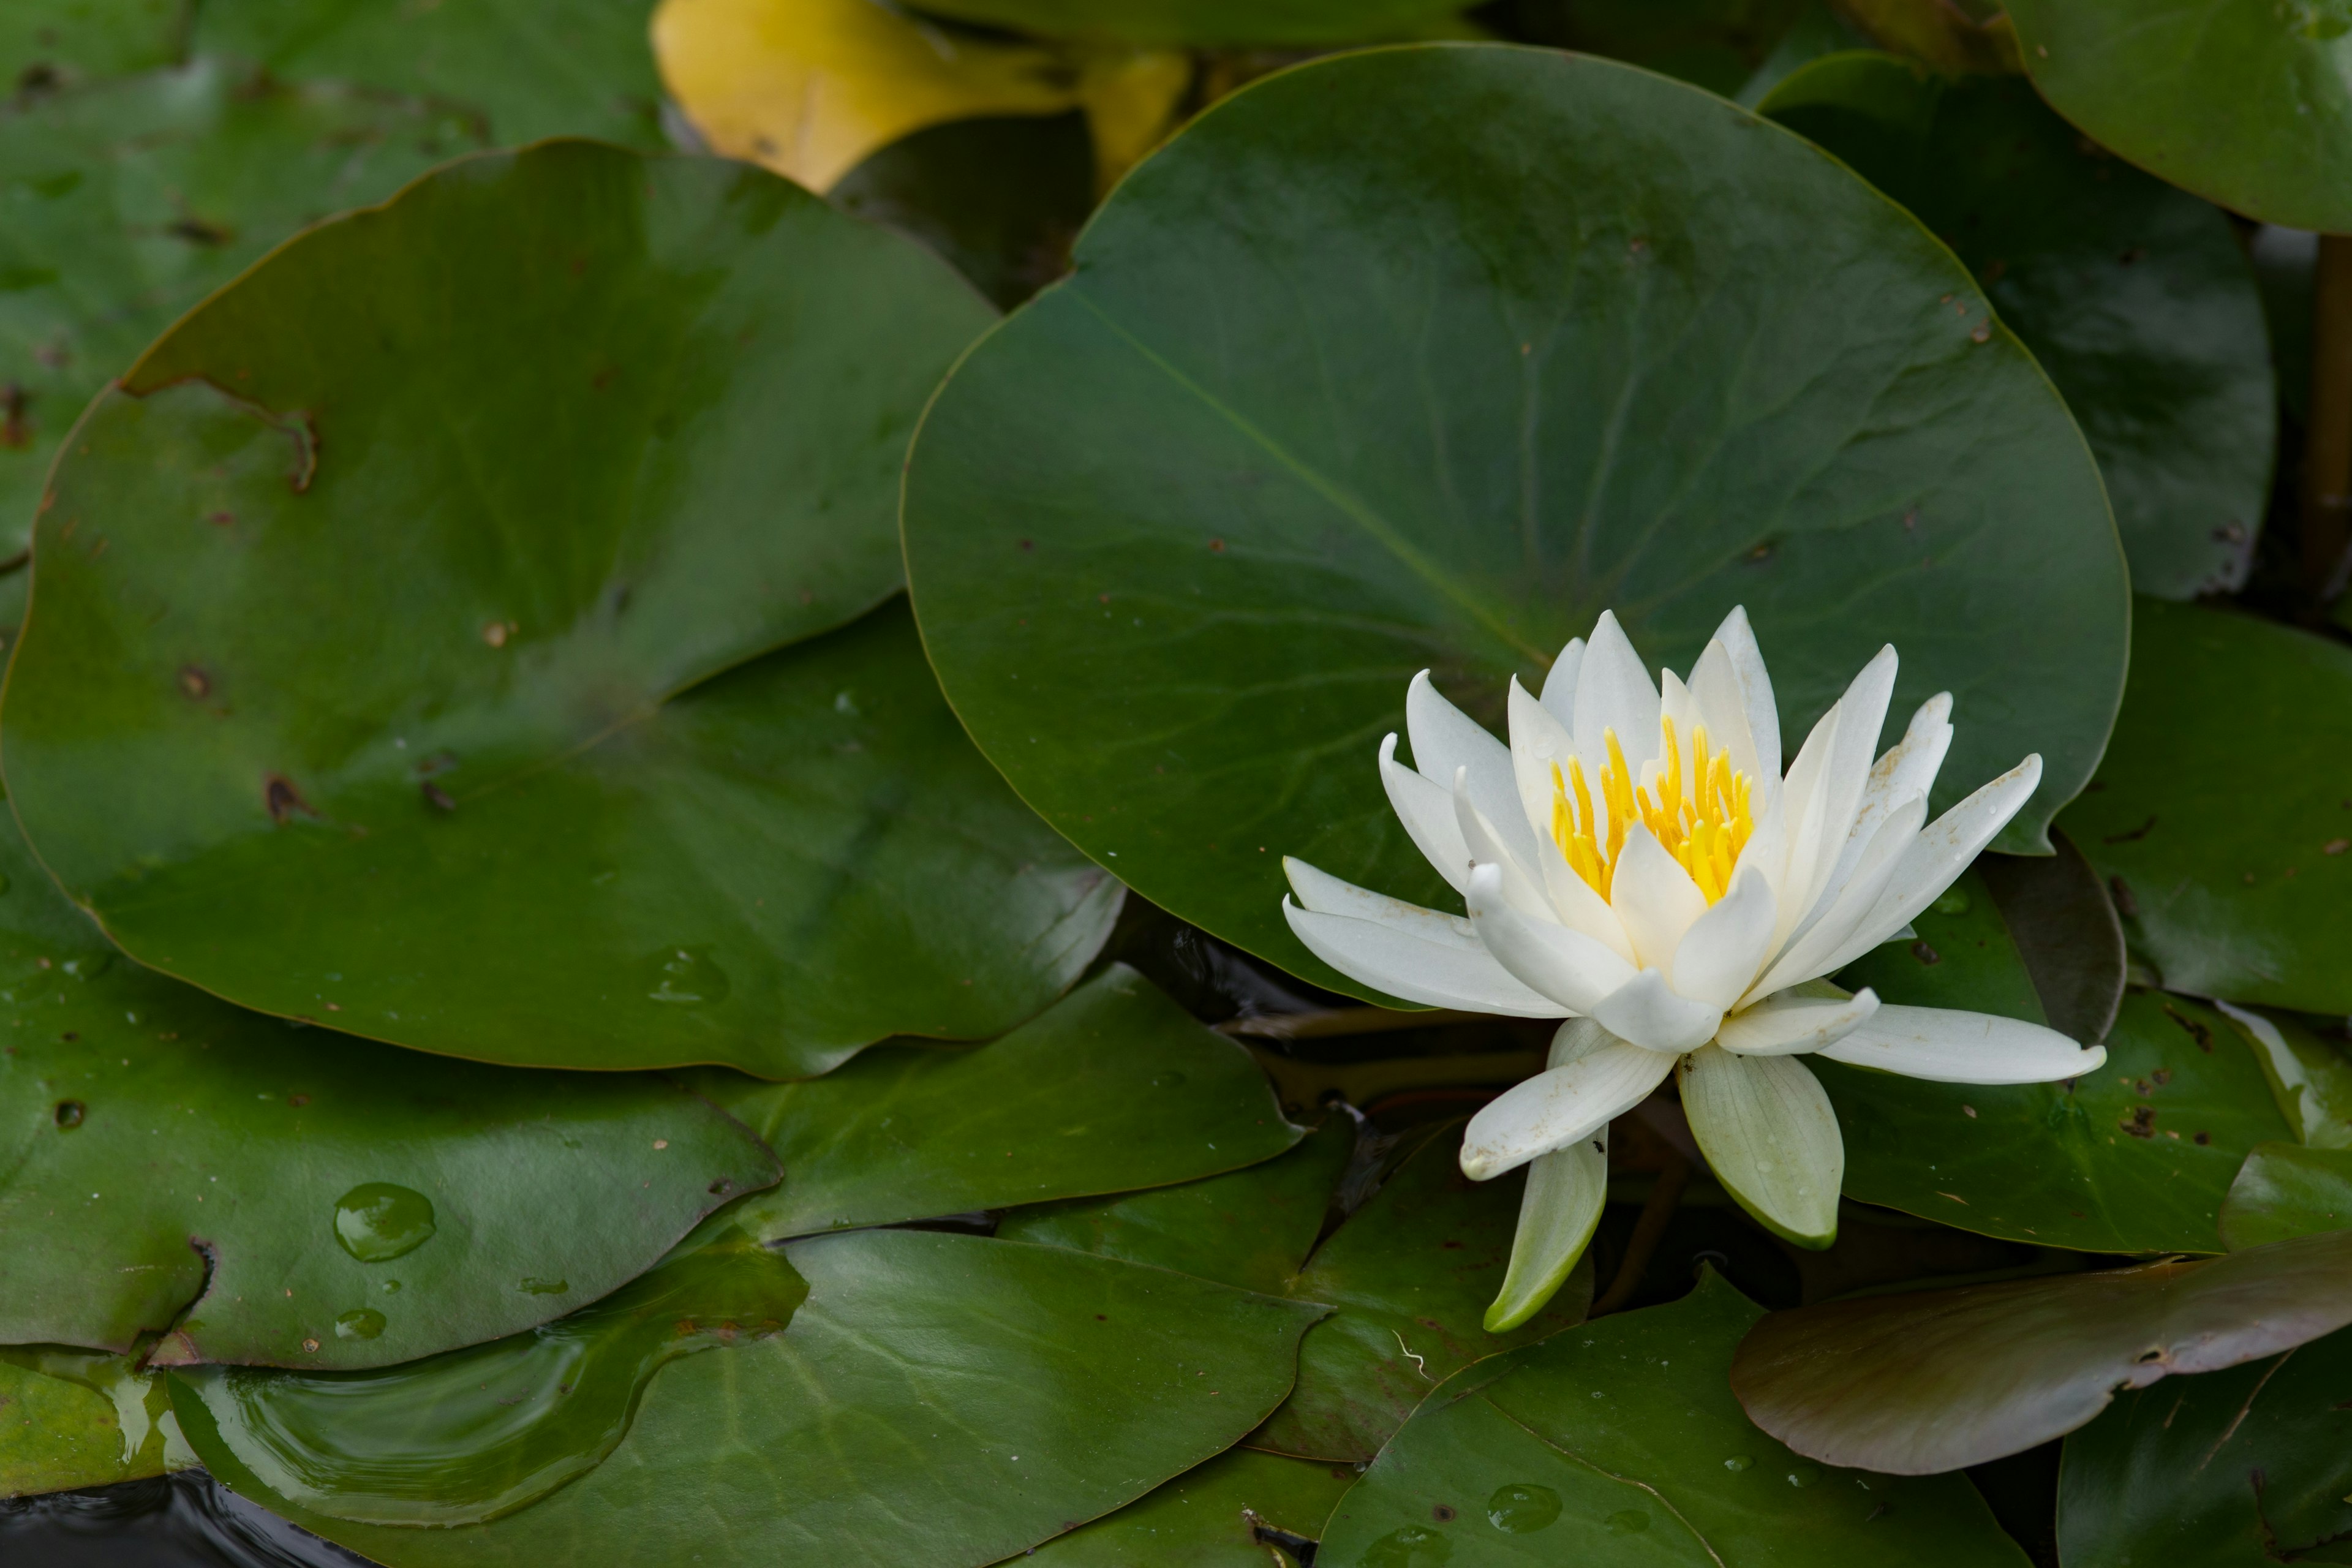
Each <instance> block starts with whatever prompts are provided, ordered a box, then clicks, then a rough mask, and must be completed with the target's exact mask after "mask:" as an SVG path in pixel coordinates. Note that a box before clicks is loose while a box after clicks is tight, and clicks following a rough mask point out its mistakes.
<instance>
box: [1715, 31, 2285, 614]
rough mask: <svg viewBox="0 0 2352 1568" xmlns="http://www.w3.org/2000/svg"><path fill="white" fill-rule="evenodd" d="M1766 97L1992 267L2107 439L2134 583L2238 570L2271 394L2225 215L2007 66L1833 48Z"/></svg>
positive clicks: (2000, 306)
mask: <svg viewBox="0 0 2352 1568" xmlns="http://www.w3.org/2000/svg"><path fill="white" fill-rule="evenodd" d="M1758 109H1759V112H1761V113H1764V114H1766V115H1769V116H1770V117H1771V118H1772V119H1774V120H1777V121H1780V123H1781V124H1783V125H1786V126H1787V127H1789V128H1790V130H1791V131H1795V132H1799V133H1801V134H1802V135H1804V136H1806V137H1809V138H1811V140H1812V141H1814V142H1818V143H1820V144H1821V145H1822V146H1823V147H1826V148H1828V149H1829V150H1830V151H1831V152H1832V153H1836V154H1837V155H1838V156H1839V157H1840V158H1843V160H1845V162H1846V163H1848V164H1849V165H1850V166H1851V167H1852V168H1853V170H1854V172H1855V173H1857V174H1861V175H1862V176H1863V177H1864V179H1867V180H1869V181H1870V182H1871V183H1872V184H1874V185H1876V186H1877V187H1878V188H1879V189H1880V190H1882V191H1885V193H1886V194H1887V195H1890V196H1892V197H1894V198H1895V200H1896V201H1898V202H1901V203H1902V204H1903V205H1905V206H1906V207H1909V208H1910V209H1911V211H1912V212H1913V213H1915V214H1916V215H1917V216H1918V218H1919V221H1920V222H1922V223H1924V224H1926V225H1927V226H1928V227H1929V228H1931V229H1933V230H1935V231H1936V234H1937V237H1939V238H1941V239H1942V240H1943V241H1944V242H1945V243H1946V244H1948V245H1949V246H1950V247H1952V249H1953V251H1954V253H1955V254H1957V255H1958V257H1959V258H1960V259H1961V260H1962V261H1963V262H1965V263H1966V264H1967V265H1968V268H1969V271H1970V272H1972V273H1974V274H1975V275H1976V277H1977V279H1979V281H1980V282H1981V283H1982V284H1983V286H1984V290H1985V293H1986V294H1987V296H1988V297H1990V300H1992V304H1993V309H1995V310H1999V311H2000V317H2001V320H2003V321H2007V322H2008V323H2009V324H2010V325H2011V327H2012V328H2014V329H2015V330H2016V331H2017V335H2018V337H2019V338H2020V339H2021V340H2022V341H2023V342H2024V343H2025V346H2026V347H2027V348H2029V349H2031V350H2032V351H2033V357H2034V358H2036V359H2038V360H2040V361H2041V362H2042V368H2043V369H2044V370H2047V371H2048V372H2049V373H2050V379H2051V380H2052V381H2053V382H2055V383H2056V384H2057V386H2058V390H2059V391H2060V392H2062V393H2063V394H2064V395H2065V397H2066V405H2067V407H2069V408H2070V409H2072V410H2073V411H2074V417H2075V418H2076V419H2077V420H2079V421H2080V422H2081V424H2082V426H2083V434H2084V437H2086V438H2087V439H2088V440H2089V441H2090V443H2091V450H2092V451H2094V452H2095V453H2096V454H2098V458H2099V469H2100V471H2101V472H2102V473H2103V474H2105V476H2106V481H2107V499H2108V500H2110V501H2112V502H2113V503H2114V505H2115V510H2116V531H2118V532H2120V533H2121V534H2122V535H2123V541H2124V552H2125V553H2126V555H2128V556H2129V557H2130V558H2131V576H2132V585H2133V586H2134V587H2135V588H2137V590H2138V591H2139V592H2140V593H2143V594H2153V595H2158V596H2159V597H2162V598H2168V599H2187V598H2192V597H2194V596H2196V595H2199V594H2205V593H2212V592H2217V591H2222V592H2225V591H2230V590H2234V589H2236V588H2238V587H2240V586H2242V584H2244V582H2245V579H2246V571H2247V568H2248V566H2249V565H2250V564H2251V563H2252V556H2253V544H2254V535H2255V533H2256V532H2257V531H2259V530H2260V528H2261V527H2262V521H2263V511H2264V510H2265V509H2266V507H2267V506H2268V503H2269V498H2270V479H2271V463H2272V455H2273V447H2275V445H2276V441H2277V435H2278V431H2277V425H2278V415H2277V395H2276V393H2275V390H2274V387H2273V381H2272V377H2271V356H2270V348H2269V339H2268V337H2267V335H2266V333H2265V331H2264V330H2263V307H2262V299H2261V295H2260V293H2259V291H2258V290H2257V289H2256V288H2255V284H2254V277H2253V271H2252V268H2251V267H2250V266H2248V264H2247V260H2246V253H2245V248H2244V247H2243V246H2242V245H2241V244H2240V243H2239V241H2238V237H2237V235H2236V233H2235V232H2234V231H2233V230H2232V229H2231V226H2230V220H2229V219H2228V218H2227V217H2226V216H2223V215H2222V214H2221V212H2220V211H2218V210H2217V209H2216V208H2214V207H2213V206H2212V205H2210V204H2209V203H2206V202H2202V201H2200V200H2198V199H2197V198H2196V197H2194V196H2191V195H2187V194H2185V193H2183V192H2181V191H2179V190H2177V189H2175V188H2173V187H2172V186H2170V185H2168V184H2165V183H2164V182H2163V181H2161V180H2158V179H2155V178H2152V177H2150V176H2149V175H2147V174H2142V173H2140V172H2139V171H2138V170H2137V169H2134V168H2132V167H2131V166H2130V165H2128V164H2126V163H2123V162H2122V161H2120V160H2119V159H2117V158H2116V157H2115V156H2114V155H2113V154H2111V153H2107V152H2106V151H2105V149H2103V148H2101V147H2099V146H2097V145H2096V144H2095V143H2093V142H2086V141H2084V139H2083V137H2082V135H2081V133H2080V132H2077V131H2076V130H2075V129H2074V127H2073V126H2071V125H2069V124H2067V123H2066V121H2063V120H2062V119H2060V118H2059V117H2058V116H2057V115H2056V114H2054V113H2053V112H2051V110H2050V109H2049V108H2048V107H2047V106H2046V105H2045V104H2043V103H2042V100H2041V99H2040V98H2038V97H2036V96H2035V94H2034V91H2033V89H2032V87H2031V86H2029V85H2028V84H2027V83H2026V82H2024V81H2022V80H2021V79H2017V78H2015V77H1982V76H1979V77H1965V78H1960V79H1946V78H1943V77H1940V76H1937V74H1936V73H1934V72H1933V71H1931V70H1929V69H1928V68H1927V67H1925V66H1922V65H1919V64H1917V63H1916V62H1915V61H1910V60H1904V59H1899V58H1895V56H1893V55H1883V54H1872V53H1853V54H1841V55H1835V56H1832V57H1830V58H1825V59H1822V60H1818V61H1815V62H1814V63H1813V64H1811V65H1810V66H1807V67H1805V68H1803V69H1801V70H1800V71H1797V72H1795V73H1794V74H1792V75H1791V76H1790V77H1789V78H1788V79H1786V80H1784V81H1782V82H1781V83H1780V86H1778V87H1777V88H1775V89H1773V90H1772V92H1771V94H1770V95H1769V96H1768V97H1767V98H1765V100H1763V101H1762V102H1761V103H1760V104H1759V105H1758Z"/></svg>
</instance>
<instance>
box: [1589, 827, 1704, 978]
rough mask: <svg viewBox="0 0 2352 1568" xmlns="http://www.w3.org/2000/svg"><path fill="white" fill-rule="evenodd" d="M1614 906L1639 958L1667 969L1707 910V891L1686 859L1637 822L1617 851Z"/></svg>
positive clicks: (1611, 900)
mask: <svg viewBox="0 0 2352 1568" xmlns="http://www.w3.org/2000/svg"><path fill="white" fill-rule="evenodd" d="M1609 907H1610V908H1611V909H1612V910H1616V911H1617V919H1618V921H1620V922H1621V923H1622V925H1623V926H1624V928H1625V935H1626V937H1627V938H1628V939H1629V940H1630V941H1631V942H1633V960H1634V962H1635V963H1639V964H1641V965H1642V966H1643V968H1645V969H1664V968H1665V967H1666V966H1667V965H1668V964H1670V963H1673V962H1674V961H1675V949H1676V948H1678V947H1680V946H1682V944H1683V935H1684V933H1685V932H1686V931H1689V930H1690V929H1691V927H1692V926H1693V925H1694V924H1696V922H1697V921H1698V918H1699V916H1701V915H1703V914H1705V913H1706V894H1705V893H1702V892H1700V891H1699V890H1698V884H1697V883H1696V882H1694V881H1692V880H1691V874H1690V873H1689V872H1688V871H1685V870H1684V869H1683V863H1682V862H1681V861H1679V860H1677V859H1675V858H1674V857H1673V856H1672V855H1670V854H1668V853H1667V852H1666V848H1665V846H1664V845H1662V844H1660V843H1659V842H1658V841H1657V840H1656V839H1655V838H1654V837H1651V836H1650V830H1649V829H1648V828H1646V827H1643V826H1640V825H1639V824H1636V825H1635V826H1634V828H1633V831H1632V832H1631V833H1628V834H1627V835H1626V836H1625V847H1624V848H1622V849H1621V850H1619V851H1618V854H1617V866H1616V870H1615V872H1614V873H1613V874H1612V878H1611V880H1610V884H1609Z"/></svg>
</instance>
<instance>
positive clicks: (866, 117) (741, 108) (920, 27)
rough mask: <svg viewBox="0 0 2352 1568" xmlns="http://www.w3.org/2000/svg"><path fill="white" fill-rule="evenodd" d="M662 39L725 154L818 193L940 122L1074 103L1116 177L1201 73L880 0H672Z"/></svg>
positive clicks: (674, 88) (662, 14)
mask: <svg viewBox="0 0 2352 1568" xmlns="http://www.w3.org/2000/svg"><path fill="white" fill-rule="evenodd" d="M653 36H654V47H655V49H656V51H657V52H658V53H659V55H660V58H661V68H662V75H663V78H664V79H665V80H667V83H668V84H669V89H670V91H671V93H672V94H673V95H674V96H675V97H676V98H677V100H678V103H679V104H680V106H681V107H683V108H684V110H686V113H687V114H688V117H689V118H690V119H692V120H693V121H694V124H695V128H696V129H697V130H698V131H699V132H701V133H702V136H703V139H704V140H705V141H707V142H709V143H710V145H711V147H712V148H713V149H714V150H716V151H718V152H720V153H727V154H728V155H729V156H730V157H736V158H748V159H750V160H751V161H753V162H755V163H761V164H764V165H765V166H766V167H768V168H771V169H773V170H774V171H775V172H776V173H778V174H783V175H786V176H788V177H789V178H792V179H794V180H797V181H799V182H800V183H801V184H804V185H806V186H808V187H809V188H810V189H812V190H819V191H822V190H827V189H830V188H831V187H832V185H833V184H834V183H835V181H837V180H839V179H840V178H841V177H842V176H843V175H844V174H847V173H848V172H849V171H850V170H851V169H852V168H854V167H855V166H856V165H857V164H858V163H862V162H864V161H865V160H866V158H868V157H870V156H872V155H873V154H874V153H876V152H877V151H879V150H880V149H882V148H884V147H886V146H887V145H889V144H890V143H891V142H897V141H898V140H899V139H900V138H901V137H904V136H907V135H909V134H911V133H913V132H918V131H921V130H923V129H925V128H927V127H929V126H936V125H943V124H946V123H948V122H950V121H961V120H977V119H982V118H985V117H990V116H999V115H1017V114H1030V115H1058V114H1062V113H1065V112H1066V111H1068V110H1076V109H1083V110H1087V114H1088V117H1089V119H1090V120H1091V121H1093V123H1094V130H1095V140H1096V142H1097V153H1099V155H1100V160H1101V164H1102V172H1103V173H1104V174H1105V175H1106V176H1110V177H1115V176H1116V175H1117V174H1118V173H1120V172H1121V171H1123V170H1124V169H1125V168H1126V167H1127V166H1128V164H1129V163H1133V162H1134V161H1135V160H1136V159H1137V158H1139V157H1141V156H1142V155H1143V154H1144V153H1146V152H1147V151H1149V150H1150V146H1151V143H1152V142H1156V141H1158V140H1159V139H1160V133H1161V132H1162V131H1163V130H1164V129H1165V128H1166V126H1167V124H1168V120H1169V116H1170V115H1171V114H1172V113H1173V112H1174V111H1175V109H1176V104H1177V100H1179V99H1180V98H1181V97H1182V95H1183V93H1184V89H1185V88H1186V87H1187V85H1189V83H1190V82H1191V80H1192V66H1191V63H1190V62H1189V61H1187V60H1186V59H1185V58H1183V57H1182V56H1181V55H1174V54H1161V53H1151V54H1135V53H1131V52H1129V51H1125V50H1119V51H1112V52H1108V53H1103V52H1097V51H1083V50H1080V51H1074V50H1070V49H1066V48H1056V47H1050V46H1047V45H1044V44H1036V43H1029V42H1024V41H1021V40H1017V39H1007V38H1004V37H1001V36H999V35H994V34H968V33H964V32H962V31H960V30H951V29H949V28H945V27H942V26H940V25H939V24H938V23H937V22H934V21H930V20H928V19H926V18H923V17H920V16H910V15H908V14H907V13H905V12H902V11H899V10H898V9H897V8H895V7H892V6H887V5H877V4H875V3H874V0H663V4H662V6H661V8H660V10H659V11H658V12H657V13H656V15H655V17H654V27H653ZM1106 183H1108V180H1106Z"/></svg>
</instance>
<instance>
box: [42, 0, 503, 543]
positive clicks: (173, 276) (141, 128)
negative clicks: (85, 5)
mask: <svg viewBox="0 0 2352 1568" xmlns="http://www.w3.org/2000/svg"><path fill="white" fill-rule="evenodd" d="M19 14H20V13H19V12H18V10H17V8H16V7H15V6H13V5H12V6H10V7H7V8H6V16H9V17H14V16H17V15H19ZM7 26H9V23H8V21H6V20H5V19H0V29H5V27H7ZM0 47H5V39H0ZM157 63H159V64H160V63H161V62H160V60H159V61H158V62H157ZM481 143H482V136H481V131H480V128H479V127H478V126H477V125H474V124H471V123H469V122H468V121H467V120H466V119H465V117H464V116H462V115H460V114H457V113H455V112H453V111H451V110H449V109H447V108H446V107H444V106H441V105H437V104H429V103H425V102H420V101H417V100H411V99H402V98H396V97H392V96H388V95H383V94H376V93H368V92H362V91H359V90H355V89H352V88H350V87H348V86H344V85H341V84H338V83H325V82H301V83H289V82H282V81H269V80H257V79H255V78H254V77H253V76H252V74H251V73H250V72H249V71H248V70H247V69H245V68H240V67H237V66H235V65H232V64H229V63H226V62H223V61H218V60H199V61H197V62H195V63H194V64H192V65H188V66H185V67H179V68H166V69H158V70H153V71H149V72H147V73H145V74H142V75H139V76H135V77H131V78H128V79H122V80H114V81H103V82H99V83H95V84H93V85H90V86H88V87H84V88H80V89H76V90H73V91H68V92H63V93H58V94H55V95H47V96H35V97H32V98H29V99H26V100H22V101H20V102H19V103H17V104H15V105H11V106H9V107H7V108H5V109H0V214H5V221H0V384H5V386H6V387H8V388H10V389H12V390H11V391H10V392H9V394H8V395H7V396H6V397H5V400H0V552H14V551H16V550H17V549H18V548H20V547H21V546H22V545H23V544H24V542H25V541H26V539H27V538H28V537H29V536H30V534H31V532H32V527H33V510H34V505H35V503H36V502H37V500H39V499H40V493H41V483H42V479H43V478H44V476H45V475H46V474H47V472H48V468H49V462H50V459H51V458H54V457H55V456H56V455H57V450H58V445H59V443H60V442H62V441H63V440H64V438H65V434H66V431H67V430H68V428H69V427H70V426H72V424H73V422H74V419H75V416H78V415H79V414H80V413H81V411H82V407H83V405H85V404H87V403H88V402H89V400H90V398H91V397H92V396H93V395H96V394H97V393H98V392H99V391H100V389H101V388H103V387H104V386H105V384H106V383H107V380H108V378H109V377H110V376H115V375H119V374H121V373H122V372H124V371H126V370H128V369H129V368H130V367H131V363H132V362H133V361H134V360H136V359H137V358H138V357H139V353H140V351H141V350H142V349H144V348H145V347H146V346H147V344H148V342H149V341H150V340H152V338H153V337H154V336H155V335H156V334H157V333H159V332H161V331H163V329H164V328H165V327H167V326H169V325H171V323H172V321H173V320H174V319H175V318H176V317H178V316H179V315H180V313H181V312H182V311H184V310H187V309H188V308H189V307H190V306H192V305H194V303H195V302H196V301H197V300H201V299H203V298H204V297H205V295H206V294H208V293H210V292H211V291H212V290H213V289H216V288H218V287H219V286H220V285H222V284H224V283H226V282H227V281H228V280H229V279H232V278H235V277H236V275H237V274H238V273H239V272H241V271H243V270H244V269H245V268H247V267H248V266H250V265H251V264H252V263H253V262H254V261H255V260H256V259H257V258H259V257H260V256H261V254H262V253H263V252H264V251H266V250H268V248H269V247H271V246H273V245H276V244H277V243H278V241H279V240H282V239H284V238H285V237H287V236H289V235H290V234H292V233H293V232H294V231H295V230H296V229H298V228H299V227H301V226H303V225H305V224H309V223H313V222H316V221H317V220H319V219H320V218H323V217H326V216H330V215H331V214H333V213H335V212H337V211H340V210H341V209H343V208H345V207H352V206H357V205H361V204H362V203H363V202H373V201H381V200H383V198H384V197H386V196H388V195H391V194H392V193H393V192H394V190H396V189H398V188H399V187H400V185H401V184H403V183H404V182H405V181H407V180H409V179H412V178H414V177H415V176H416V175H418V174H423V173H424V172H425V170H426V169H429V168H431V167H432V166H433V165H434V164H435V163H439V162H440V161H441V160H443V159H445V158H451V157H455V156H457V154H458V153H467V152H471V151H473V150H474V149H476V148H477V147H478V146H480V145H481Z"/></svg>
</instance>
